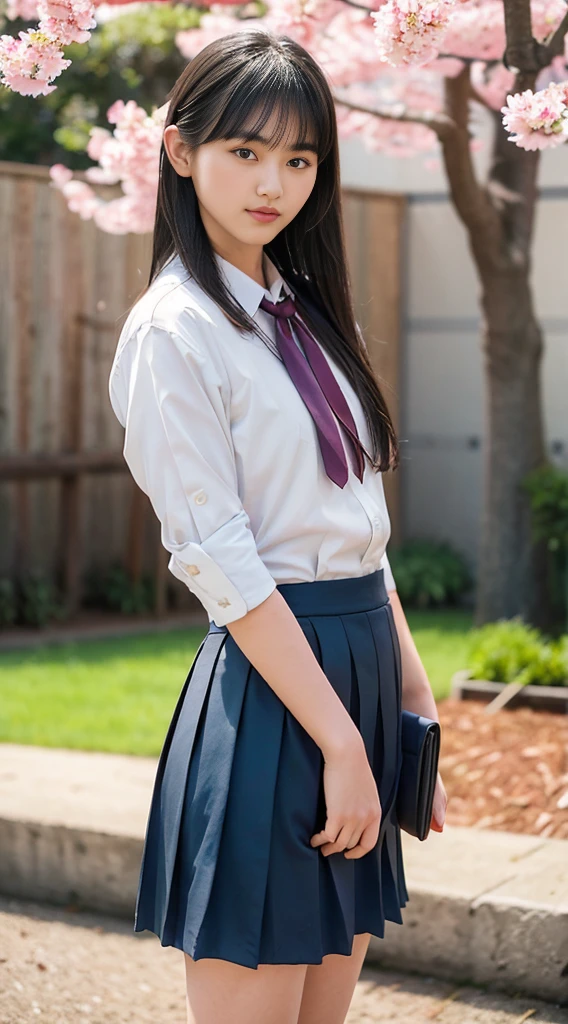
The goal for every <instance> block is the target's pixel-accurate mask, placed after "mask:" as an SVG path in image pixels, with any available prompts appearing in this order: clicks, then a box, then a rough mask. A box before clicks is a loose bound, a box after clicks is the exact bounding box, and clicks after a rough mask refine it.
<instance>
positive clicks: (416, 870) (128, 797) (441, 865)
mask: <svg viewBox="0 0 568 1024" xmlns="http://www.w3.org/2000/svg"><path fill="white" fill-rule="evenodd" d="M156 763H157V761H156V759H155V758H141V757H128V756H123V755H115V754H101V753H86V752H81V751H70V750H58V749H50V748H41V747H31V746H21V745H18V744H3V745H0V892H3V893H4V894H7V895H12V896H16V897H21V898H24V899H35V900H40V901H48V902H52V903H59V904H71V905H75V906H77V907H81V908H91V909H95V910H97V911H103V912H110V913H112V914H117V915H121V916H124V917H126V918H128V919H130V920H132V914H133V907H134V899H135V894H136V888H137V883H138V875H139V867H140V857H141V853H142V844H143V839H144V831H145V826H146V818H147V813H148V808H149V804H150V797H151V792H152V785H153V781H154V776H155V771H156ZM403 848H404V860H405V871H406V877H407V884H408V889H409V894H410V900H409V903H408V905H407V907H405V908H404V910H403V917H404V925H402V926H401V925H397V924H394V923H393V922H388V923H387V929H386V934H385V938H384V939H377V938H373V939H372V940H371V945H370V948H369V955H368V962H369V963H371V962H373V963H380V965H381V966H382V967H383V968H395V967H396V968H397V969H403V970H413V971H419V972H423V973H425V974H429V975H430V974H432V975H436V976H438V977H440V978H447V979H451V980H452V981H453V982H454V983H457V984H463V983H466V984H468V983H476V984H479V983H482V984H489V985H491V986H493V987H494V988H497V989H501V990H503V991H508V992H510V993H515V992H517V993H525V994H528V995H530V996H538V997H540V998H542V999H547V1000H550V1001H552V1002H556V1003H558V1004H565V1005H566V1006H568V843H567V842H566V841H564V840H554V839H541V838H539V837H537V836H528V835H517V834H514V833H507V832H495V831H488V830H485V829H467V828H457V827H450V826H446V828H445V830H444V832H443V833H441V834H439V833H435V832H431V833H430V835H429V837H428V839H427V840H426V841H425V842H423V843H421V842H419V841H418V840H417V839H414V838H413V837H412V836H409V835H407V834H406V833H403ZM160 948H161V947H160ZM90 1019H94V1018H90ZM116 1019H117V1020H118V1019H119V1018H116ZM164 1019H165V1018H164ZM377 1019H382V1018H377ZM384 1019H386V1018H384ZM400 1019H404V1018H400ZM461 1019H463V1020H466V1018H461ZM477 1019H481V1018H477V1017H475V1018H474V1017H472V1018H471V1020H472V1021H473V1020H477ZM503 1019H505V1018H503ZM448 1020H449V1018H448Z"/></svg>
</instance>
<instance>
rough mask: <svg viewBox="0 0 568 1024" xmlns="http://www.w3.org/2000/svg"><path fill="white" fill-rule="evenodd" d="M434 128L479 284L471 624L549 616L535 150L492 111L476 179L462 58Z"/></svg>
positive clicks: (542, 622)
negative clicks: (480, 448)
mask: <svg viewBox="0 0 568 1024" xmlns="http://www.w3.org/2000/svg"><path fill="white" fill-rule="evenodd" d="M445 89H446V104H445V113H446V115H447V117H448V118H449V119H450V120H451V122H452V124H453V128H452V129H451V130H450V129H444V130H443V131H441V132H439V137H440V141H441V143H442V152H443V156H444V163H445V167H446V172H447V175H448V181H449V185H450V192H451V196H452V201H453V204H454V207H455V209H456V212H457V214H458V216H459V217H460V219H461V221H462V222H463V224H464V226H465V228H466V230H467V233H468V238H469V245H470V249H471V252H472V255H473V259H474V262H475V266H476V269H477V274H478V278H479V281H480V285H481V296H480V298H481V309H482V314H483V339H482V340H483V353H484V369H485V410H486V411H485V445H484V475H483V514H482V521H481V542H480V551H479V560H478V567H479V570H478V587H477V595H476V608H475V615H474V621H475V624H476V625H482V624H483V623H485V622H491V621H494V620H495V619H498V618H512V617H513V616H515V615H519V616H521V617H522V618H523V619H525V620H526V621H527V622H531V623H532V624H534V625H537V626H540V627H547V626H550V624H551V612H550V604H549V601H550V598H549V592H548V587H547V557H546V549H545V544H544V542H539V543H538V544H533V540H532V535H531V515H530V500H529V496H528V494H527V493H526V492H525V491H524V489H523V488H522V482H523V480H524V478H525V477H526V475H527V474H528V473H529V472H530V471H531V470H533V469H535V468H536V467H538V466H540V465H542V463H543V462H544V461H545V459H546V448H545V441H544V428H543V415H542V397H541V359H542V350H543V342H542V335H541V331H540V327H539V325H538V323H537V320H536V317H535V313H534V308H533V300H532V291H531V282H530V270H531V246H532V236H533V220H534V211H535V204H536V196H537V187H536V182H537V174H538V166H539V154H538V153H528V152H526V151H525V150H523V149H520V148H519V147H518V146H515V145H513V143H511V142H509V140H508V138H507V135H506V133H505V131H504V129H503V125H502V123H501V116H500V114H498V113H496V112H495V113H494V114H493V120H494V137H493V152H492V164H491V169H490V172H489V178H488V182H487V186H486V187H484V188H483V187H481V185H480V184H479V183H478V181H477V179H476V175H475V170H474V167H473V163H472V160H471V150H470V134H469V115H470V103H471V84H470V78H469V68H468V67H467V66H466V67H464V68H463V70H462V71H461V72H460V74H459V75H457V76H456V77H455V78H451V79H446V83H445Z"/></svg>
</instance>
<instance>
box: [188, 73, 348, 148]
mask: <svg viewBox="0 0 568 1024" xmlns="http://www.w3.org/2000/svg"><path fill="white" fill-rule="evenodd" d="M222 93H223V94H224V95H219V97H218V103H219V106H220V108H221V109H220V115H219V117H218V119H217V121H216V123H215V124H212V125H211V126H210V130H209V132H208V133H207V137H206V138H204V139H203V141H204V142H213V141H214V140H215V139H234V138H238V139H249V140H252V139H255V138H257V137H258V136H262V137H265V134H266V133H265V128H266V126H267V124H269V122H271V121H272V120H273V127H272V130H271V132H270V137H269V142H268V145H269V148H270V149H274V148H276V147H277V146H279V145H280V144H281V143H283V142H284V141H286V144H287V145H288V146H290V148H294V149H302V148H305V146H306V145H307V146H308V148H312V147H314V146H315V147H316V151H317V156H318V160H319V161H320V162H321V161H322V160H325V158H326V157H327V156H328V155H329V153H330V152H331V150H332V147H333V138H334V129H333V120H332V119H333V117H334V116H335V114H334V111H333V109H331V110H330V109H329V105H328V103H327V102H326V97H325V96H324V95H323V93H322V92H320V91H319V90H318V88H317V86H316V85H315V83H313V82H312V81H311V80H310V75H309V74H307V75H302V74H301V73H300V72H299V70H298V68H297V67H292V66H291V65H290V63H289V62H288V61H284V60H282V59H280V58H279V55H277V54H275V53H274V54H271V55H270V56H267V54H266V53H263V54H261V55H260V56H259V57H258V58H257V59H256V60H252V61H248V62H247V63H246V64H245V65H244V67H242V68H241V70H240V72H239V73H238V74H237V75H236V76H235V77H234V78H233V80H232V81H231V83H230V85H229V83H227V85H225V84H223V87H222Z"/></svg>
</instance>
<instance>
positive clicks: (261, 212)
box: [247, 206, 280, 223]
mask: <svg viewBox="0 0 568 1024" xmlns="http://www.w3.org/2000/svg"><path fill="white" fill-rule="evenodd" d="M247 213H250V215H251V217H254V219H255V220H258V221H260V222H261V223H268V222H269V221H272V220H276V218H277V217H279V216H280V214H279V212H278V210H274V209H271V208H270V207H269V206H259V207H257V209H256V210H247Z"/></svg>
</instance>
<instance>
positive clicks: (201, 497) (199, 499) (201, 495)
mask: <svg viewBox="0 0 568 1024" xmlns="http://www.w3.org/2000/svg"><path fill="white" fill-rule="evenodd" d="M193 500H194V502H195V504H196V505H204V504H205V502H206V501H207V495H206V493H205V491H198V492H197V494H196V495H195V496H194V499H193Z"/></svg>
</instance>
